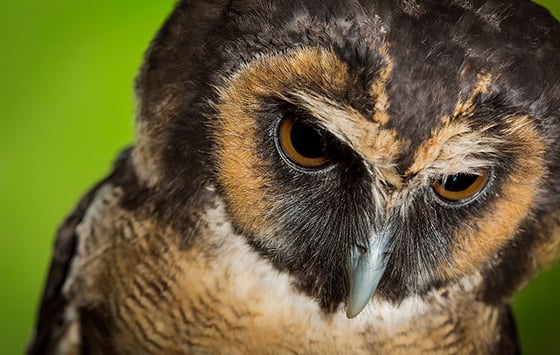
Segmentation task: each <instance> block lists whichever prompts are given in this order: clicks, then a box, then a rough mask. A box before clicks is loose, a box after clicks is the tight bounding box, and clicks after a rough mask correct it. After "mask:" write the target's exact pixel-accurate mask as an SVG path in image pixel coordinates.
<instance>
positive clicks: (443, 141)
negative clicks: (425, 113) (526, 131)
mask: <svg viewBox="0 0 560 355" xmlns="http://www.w3.org/2000/svg"><path fill="white" fill-rule="evenodd" d="M491 128H492V126H491V125H488V126H486V127H483V128H482V129H477V130H473V129H472V128H471V127H470V126H469V124H468V123H466V122H462V121H458V122H453V123H448V124H446V125H444V126H443V127H440V128H438V129H437V130H435V131H434V132H433V133H432V136H431V137H430V138H429V139H428V140H427V141H426V142H425V143H424V144H422V145H420V147H418V149H417V150H416V152H415V154H414V161H413V163H412V165H411V166H410V167H409V168H408V169H407V170H406V172H405V176H411V175H417V174H419V173H425V174H429V175H453V174H458V173H475V172H477V171H478V170H480V169H481V168H488V167H491V166H493V165H494V160H493V159H492V157H494V156H495V155H496V154H497V153H498V149H499V146H500V145H501V144H503V143H504V139H503V138H500V137H495V136H491V135H489V134H488V133H487V132H488V131H489V130H490V129H491Z"/></svg>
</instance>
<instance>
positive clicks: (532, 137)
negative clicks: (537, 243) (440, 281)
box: [440, 116, 546, 278]
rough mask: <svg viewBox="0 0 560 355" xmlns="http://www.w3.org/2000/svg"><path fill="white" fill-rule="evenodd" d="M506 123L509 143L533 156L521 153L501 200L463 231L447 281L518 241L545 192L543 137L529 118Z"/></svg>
mask: <svg viewBox="0 0 560 355" xmlns="http://www.w3.org/2000/svg"><path fill="white" fill-rule="evenodd" d="M506 122H507V123H508V124H509V129H508V130H507V138H508V140H511V141H515V142H516V143H517V144H519V145H521V146H523V151H524V152H528V151H530V152H531V156H528V155H526V154H520V155H519V156H518V157H517V160H516V162H515V165H516V168H514V170H512V171H511V175H510V176H509V177H507V179H506V181H505V182H504V183H503V186H504V188H503V190H502V193H501V194H500V199H499V200H497V201H496V202H495V203H494V204H493V205H492V206H490V208H489V210H488V211H487V212H486V213H485V214H484V215H483V216H482V217H480V218H478V219H477V220H474V221H472V223H471V224H465V228H462V229H461V230H460V231H459V233H458V234H457V238H456V244H455V247H454V249H453V256H452V258H451V259H452V260H454V261H455V262H454V265H453V267H452V268H450V267H448V266H444V267H442V268H441V269H440V272H441V274H442V275H443V276H445V277H447V278H456V277H457V276H458V275H461V274H464V273H467V272H470V271H472V270H474V269H475V268H476V267H478V266H479V265H480V264H481V263H483V262H485V261H486V258H487V256H488V255H495V254H496V253H497V252H498V250H499V249H500V248H502V247H504V246H505V245H506V243H507V242H508V241H509V240H511V239H512V238H514V237H515V232H516V231H518V230H519V226H520V224H521V223H522V222H523V220H524V219H525V218H528V216H530V215H531V210H532V208H533V206H534V204H535V202H536V201H537V199H538V196H539V194H540V192H541V190H540V188H541V184H542V179H543V177H544V176H545V175H546V168H545V161H544V152H545V148H544V145H543V140H542V137H540V136H539V134H538V132H537V130H536V129H535V128H534V126H533V124H532V123H531V120H530V118H529V117H527V116H521V117H519V116H517V117H511V118H510V119H508V120H506Z"/></svg>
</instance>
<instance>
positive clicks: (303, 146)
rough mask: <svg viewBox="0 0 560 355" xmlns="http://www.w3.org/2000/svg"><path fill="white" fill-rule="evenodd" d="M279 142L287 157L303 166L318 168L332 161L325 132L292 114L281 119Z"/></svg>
mask: <svg viewBox="0 0 560 355" xmlns="http://www.w3.org/2000/svg"><path fill="white" fill-rule="evenodd" d="M278 142H279V145H280V148H281V149H282V152H283V153H284V154H285V155H286V157H287V158H288V159H290V160H291V161H292V162H293V163H294V164H296V165H299V166H301V167H304V168H311V169H318V168H322V167H324V166H326V165H327V164H328V163H329V162H330V158H329V156H328V154H327V138H326V136H325V133H324V132H322V131H320V130H319V129H317V128H315V127H313V126H312V125H310V124H308V123H306V122H300V121H298V120H296V119H294V117H293V116H292V115H286V116H284V118H282V120H281V121H280V124H279V127H278Z"/></svg>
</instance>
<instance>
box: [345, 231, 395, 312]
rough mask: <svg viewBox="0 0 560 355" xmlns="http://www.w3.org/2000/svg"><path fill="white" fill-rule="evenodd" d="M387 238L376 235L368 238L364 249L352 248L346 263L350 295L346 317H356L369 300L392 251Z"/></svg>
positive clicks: (380, 234)
mask: <svg viewBox="0 0 560 355" xmlns="http://www.w3.org/2000/svg"><path fill="white" fill-rule="evenodd" d="M389 236H390V234H389V233H387V232H383V233H376V234H374V235H372V236H371V237H370V240H369V243H368V245H367V247H366V248H365V249H364V248H359V247H357V246H356V247H354V250H353V251H352V254H351V255H350V258H349V261H348V263H349V265H348V268H349V274H350V275H349V276H350V294H349V296H348V300H347V303H346V307H347V308H346V317H348V318H354V317H356V316H357V315H358V314H359V313H360V312H361V311H362V310H363V309H364V307H365V306H366V305H367V303H368V302H369V301H370V300H371V297H372V296H373V293H374V292H375V289H376V288H377V285H378V284H379V280H381V277H382V276H383V273H384V272H385V268H386V267H387V262H388V261H389V256H390V254H391V251H392V250H391V249H392V248H391V247H390V243H389Z"/></svg>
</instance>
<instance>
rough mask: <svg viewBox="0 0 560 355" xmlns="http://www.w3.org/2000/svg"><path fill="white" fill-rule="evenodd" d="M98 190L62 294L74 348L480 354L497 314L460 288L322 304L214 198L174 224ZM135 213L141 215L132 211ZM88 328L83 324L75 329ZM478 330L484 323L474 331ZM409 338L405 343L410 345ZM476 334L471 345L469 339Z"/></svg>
mask: <svg viewBox="0 0 560 355" xmlns="http://www.w3.org/2000/svg"><path fill="white" fill-rule="evenodd" d="M122 197H123V191H122V189H121V188H119V187H113V186H110V185H107V186H105V187H104V188H102V189H100V190H99V192H98V194H97V197H96V198H95V200H94V203H93V204H92V205H91V206H90V207H89V209H88V211H87V213H86V216H85V218H84V220H83V221H82V223H81V224H80V225H79V226H78V228H77V231H78V235H79V243H78V253H77V256H76V257H75V258H74V261H73V265H72V269H71V275H70V277H69V279H68V281H67V282H66V285H65V293H66V295H67V296H68V298H69V299H71V303H70V305H71V306H70V307H72V308H73V309H77V310H78V312H77V313H78V314H79V317H80V322H79V323H80V324H81V327H82V330H81V334H82V339H81V342H82V346H85V347H90V348H91V349H97V350H100V351H103V352H105V353H111V352H117V353H153V354H158V353H166V354H185V353H228V354H235V353H239V354H247V353H254V354H258V353H269V354H281V353H305V354H314V353H315V354H325V353H353V354H359V353H391V354H394V353H399V352H405V351H407V349H408V350H410V346H413V347H414V348H416V349H418V350H419V352H424V353H425V352H430V353H457V352H464V353H473V352H487V350H488V349H490V348H491V347H494V346H496V344H497V341H498V340H497V339H491V338H488V337H490V334H494V333H495V329H496V328H498V327H500V326H501V325H502V323H503V321H504V319H505V318H504V317H505V316H507V314H505V313H504V310H502V309H500V308H497V307H490V306H487V305H485V304H482V303H480V302H476V300H473V299H472V298H473V296H469V295H470V294H471V293H470V292H465V289H464V288H463V287H452V288H450V289H449V290H440V291H438V292H436V293H433V294H431V295H428V296H426V297H424V298H420V297H417V298H408V299H406V300H405V301H403V302H402V303H400V304H398V305H395V304H390V303H389V302H387V301H383V300H379V299H375V298H374V300H373V301H372V302H370V304H369V305H368V306H367V308H366V309H365V311H364V312H362V313H361V314H360V315H359V316H358V317H357V318H355V319H347V318H346V316H345V312H344V305H343V304H341V305H340V307H339V310H338V311H336V312H333V313H327V312H325V310H324V309H322V308H321V307H320V305H319V302H318V301H317V300H314V299H312V298H311V297H309V296H308V295H306V294H303V293H301V292H300V291H298V289H297V287H296V286H294V279H293V276H290V275H288V273H286V272H282V270H278V269H277V268H276V267H275V266H274V265H273V264H272V263H270V262H269V261H268V260H266V259H265V258H263V257H262V256H261V255H260V254H259V253H258V252H257V251H255V250H254V249H253V248H252V247H251V246H250V245H248V244H247V242H246V239H245V238H243V237H241V236H239V235H238V234H236V232H235V231H234V229H233V228H232V227H231V225H230V224H229V222H228V221H227V217H226V216H227V215H226V212H225V209H224V206H223V203H222V202H221V201H218V202H216V203H213V204H212V205H211V206H209V207H207V208H206V209H205V210H204V211H203V212H201V213H199V214H197V216H198V220H197V221H196V223H195V224H194V225H193V226H192V229H193V231H196V233H195V234H196V235H195V236H194V237H193V238H192V241H191V242H190V243H189V244H188V246H186V245H185V243H184V240H183V239H184V238H183V236H182V235H180V233H178V232H176V231H174V230H173V229H172V228H170V227H165V226H163V225H162V224H161V222H160V221H157V220H156V219H154V218H152V217H147V215H144V214H142V213H134V212H131V211H128V210H126V209H124V208H122V207H121V199H122ZM141 216H142V217H141ZM85 327H88V328H89V329H84V328H85ZM485 328H487V330H488V331H481V329H485ZM412 344H413V345H412ZM474 344H476V348H475V345H474Z"/></svg>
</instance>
